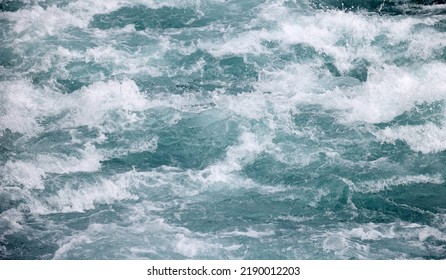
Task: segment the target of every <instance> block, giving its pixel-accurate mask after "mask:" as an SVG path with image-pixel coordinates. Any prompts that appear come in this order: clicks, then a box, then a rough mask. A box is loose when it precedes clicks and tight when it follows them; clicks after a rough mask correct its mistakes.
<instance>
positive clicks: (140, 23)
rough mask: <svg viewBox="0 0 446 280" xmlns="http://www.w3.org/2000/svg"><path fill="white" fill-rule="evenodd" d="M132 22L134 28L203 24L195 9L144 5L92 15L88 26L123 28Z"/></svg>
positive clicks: (163, 27) (195, 25) (181, 26)
mask: <svg viewBox="0 0 446 280" xmlns="http://www.w3.org/2000/svg"><path fill="white" fill-rule="evenodd" d="M129 24H133V25H134V26H135V29H136V30H144V29H146V28H160V29H167V28H185V27H198V26H203V25H205V24H204V22H202V21H201V20H200V18H199V17H198V15H197V14H196V12H195V10H193V9H180V8H175V7H161V8H159V9H151V8H148V7H145V6H135V7H123V8H120V9H119V10H117V11H114V12H111V13H110V14H100V15H95V16H94V17H93V21H92V22H91V23H90V26H91V27H93V28H99V29H111V28H123V27H124V26H126V25H129Z"/></svg>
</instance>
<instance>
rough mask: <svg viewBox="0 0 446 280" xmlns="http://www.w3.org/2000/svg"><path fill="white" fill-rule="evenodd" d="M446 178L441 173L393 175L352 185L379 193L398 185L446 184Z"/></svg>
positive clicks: (365, 190) (365, 191)
mask: <svg viewBox="0 0 446 280" xmlns="http://www.w3.org/2000/svg"><path fill="white" fill-rule="evenodd" d="M444 182H445V181H444V179H443V177H442V176H441V175H440V174H436V175H411V176H402V177H397V176H393V177H391V178H388V179H380V180H371V181H364V182H360V183H357V184H356V185H355V186H353V187H351V188H352V189H353V190H355V191H359V192H362V193H377V192H381V191H385V190H389V189H392V188H393V187H398V186H400V187H401V186H407V185H412V184H435V185H441V184H444Z"/></svg>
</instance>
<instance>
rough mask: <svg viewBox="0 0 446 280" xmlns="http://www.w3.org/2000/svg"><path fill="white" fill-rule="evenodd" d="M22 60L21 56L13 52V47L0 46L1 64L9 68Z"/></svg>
mask: <svg viewBox="0 0 446 280" xmlns="http://www.w3.org/2000/svg"><path fill="white" fill-rule="evenodd" d="M22 61H23V60H22V58H21V57H20V56H18V55H16V54H15V53H14V50H13V48H8V47H6V48H0V65H1V66H3V67H5V68H11V67H15V66H18V65H20V64H21V63H22Z"/></svg>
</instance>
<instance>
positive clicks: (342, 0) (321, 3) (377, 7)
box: [310, 0, 446, 15]
mask: <svg viewBox="0 0 446 280" xmlns="http://www.w3.org/2000/svg"><path fill="white" fill-rule="evenodd" d="M310 3H311V6H313V7H315V8H318V9H337V10H345V11H352V12H357V11H361V10H362V11H367V12H373V13H378V14H384V15H435V14H443V13H445V12H446V9H444V8H443V7H442V6H438V7H437V5H442V4H445V1H444V0H367V1H357V0H311V2H310Z"/></svg>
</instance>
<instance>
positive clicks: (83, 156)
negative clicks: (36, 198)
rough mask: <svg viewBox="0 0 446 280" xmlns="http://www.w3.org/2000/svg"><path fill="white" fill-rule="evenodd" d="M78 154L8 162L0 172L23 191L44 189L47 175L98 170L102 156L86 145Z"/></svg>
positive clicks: (53, 155) (43, 156) (44, 155)
mask: <svg viewBox="0 0 446 280" xmlns="http://www.w3.org/2000/svg"><path fill="white" fill-rule="evenodd" d="M79 153H80V157H69V156H66V155H61V154H41V155H37V156H36V158H35V159H29V160H8V161H7V162H6V164H5V166H3V167H2V168H1V169H0V171H1V173H2V174H3V176H4V177H5V178H6V179H7V181H9V183H11V184H19V185H21V186H22V187H23V188H24V189H44V188H45V185H44V179H45V177H46V175H47V174H48V173H55V174H66V173H74V172H94V171H97V170H99V169H100V167H101V165H100V161H101V160H102V156H101V155H100V154H98V153H97V152H96V150H95V148H94V146H92V145H86V146H85V149H84V150H83V149H82V150H79Z"/></svg>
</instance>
